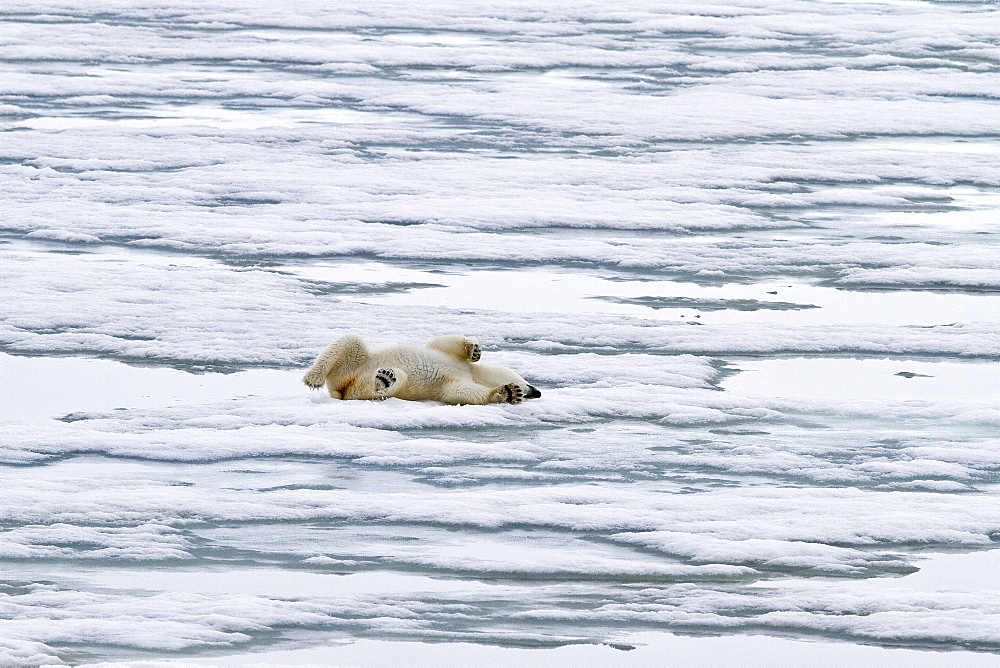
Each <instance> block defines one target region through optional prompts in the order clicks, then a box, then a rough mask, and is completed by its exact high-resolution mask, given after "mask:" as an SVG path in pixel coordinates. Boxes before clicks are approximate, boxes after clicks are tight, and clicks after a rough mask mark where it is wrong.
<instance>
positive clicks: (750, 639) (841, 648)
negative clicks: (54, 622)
mask: <svg viewBox="0 0 1000 668" xmlns="http://www.w3.org/2000/svg"><path fill="white" fill-rule="evenodd" d="M737 657H738V658H737ZM184 661H185V662H186V663H189V664H190V665H192V666H274V665H281V666H361V667H364V668H368V667H370V668H383V667H384V666H413V667H414V668H417V667H420V668H425V667H426V668H432V667H433V668H437V667H438V666H444V665H464V666H510V667H511V668H514V667H523V668H534V667H536V666H588V665H589V666H609V667H611V666H623V667H625V666H627V667H631V668H634V667H637V666H650V667H653V666H664V665H670V666H677V667H684V666H689V667H695V666H697V667H699V668H731V667H732V666H733V665H737V664H738V665H739V666H743V667H745V668H774V667H775V666H815V667H818V668H843V667H844V666H880V667H884V668H965V667H966V666H968V667H969V668H975V667H978V666H983V667H984V668H985V667H987V666H995V665H996V657H995V656H993V655H990V654H976V653H973V652H949V653H946V652H933V653H931V652H922V651H919V650H911V649H884V648H881V647H870V646H866V645H853V644H849V643H846V642H821V641H815V640H800V639H795V640H793V639H790V638H773V637H767V636H728V637H719V636H708V637H704V636H703V637H698V636H682V635H673V634H670V633H655V632H644V633H637V634H633V635H629V636H628V637H625V638H622V639H621V640H620V642H619V643H610V644H609V643H602V644H596V645H594V644H581V645H568V646H564V647H556V648H551V649H525V648H517V647H496V646H490V645H477V644H471V643H458V642H455V643H448V644H439V643H415V642H387V641H380V640H368V639H353V640H345V641H344V642H343V643H342V644H333V643H331V644H329V645H326V646H322V647H313V648H309V649H298V650H286V651H266V650H264V651H260V652H245V653H241V654H229V655H227V656H216V657H204V658H202V657H194V658H185V660H184ZM734 661H735V662H736V663H734ZM102 665H105V666H106V665H108V664H97V665H94V666H89V665H86V666H81V668H98V666H102ZM151 668H152V667H151Z"/></svg>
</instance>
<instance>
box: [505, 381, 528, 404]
mask: <svg viewBox="0 0 1000 668" xmlns="http://www.w3.org/2000/svg"><path fill="white" fill-rule="evenodd" d="M500 396H501V397H502V398H503V403H505V404H519V403H521V402H522V401H524V390H522V389H521V386H520V385H518V384H517V383H508V384H507V385H504V386H503V387H501V388H500Z"/></svg>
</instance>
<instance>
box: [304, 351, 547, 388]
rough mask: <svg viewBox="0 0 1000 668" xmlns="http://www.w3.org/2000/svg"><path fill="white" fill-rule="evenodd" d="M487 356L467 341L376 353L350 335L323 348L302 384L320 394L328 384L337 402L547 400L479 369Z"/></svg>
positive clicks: (496, 369) (514, 379) (509, 378)
mask: <svg viewBox="0 0 1000 668" xmlns="http://www.w3.org/2000/svg"><path fill="white" fill-rule="evenodd" d="M481 355H482V348H481V347H480V345H479V344H478V343H476V342H475V341H473V340H471V339H467V338H465V337H464V336H438V337H436V338H433V339H431V340H430V341H428V342H427V343H426V344H425V345H424V346H423V347H421V346H410V345H402V346H392V347H390V348H383V349H382V350H374V351H371V350H368V346H366V345H365V342H364V341H362V340H361V337H359V336H357V335H354V334H348V335H347V336H344V337H342V338H340V339H338V340H336V341H334V342H333V343H331V344H330V345H328V346H327V347H326V348H325V349H323V352H321V353H320V354H319V357H317V358H316V361H315V362H314V363H313V365H312V367H310V368H309V371H307V372H306V375H305V376H304V377H303V378H302V382H304V383H305V384H306V385H308V386H309V387H311V388H314V389H316V388H319V387H322V386H323V385H324V384H326V388H327V390H328V391H329V392H330V396H331V397H333V398H334V399H387V398H389V397H397V398H399V399H409V400H411V401H428V400H429V401H442V402H444V403H446V404H501V403H507V404H519V403H521V401H523V400H524V399H533V398H535V397H540V396H541V392H539V391H538V390H537V389H535V388H534V387H532V386H531V385H529V384H528V383H527V382H525V380H524V379H523V378H521V377H520V376H519V375H517V374H516V373H514V372H513V371H511V370H510V369H505V368H504V367H500V366H487V365H485V364H477V363H476V362H478V361H479V358H480V357H481Z"/></svg>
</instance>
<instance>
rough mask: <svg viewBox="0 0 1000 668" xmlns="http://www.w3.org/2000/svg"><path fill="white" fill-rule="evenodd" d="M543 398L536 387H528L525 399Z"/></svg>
mask: <svg viewBox="0 0 1000 668" xmlns="http://www.w3.org/2000/svg"><path fill="white" fill-rule="evenodd" d="M540 396H542V393H541V392H539V391H538V388H537V387H535V386H534V385H529V386H528V393H527V394H525V395H524V398H525V399H537V398H538V397H540Z"/></svg>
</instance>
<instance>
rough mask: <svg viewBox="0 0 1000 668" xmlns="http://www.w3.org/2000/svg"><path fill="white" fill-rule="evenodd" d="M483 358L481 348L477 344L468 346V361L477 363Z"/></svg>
mask: <svg viewBox="0 0 1000 668" xmlns="http://www.w3.org/2000/svg"><path fill="white" fill-rule="evenodd" d="M482 357H483V347H482V346H481V345H479V344H478V343H473V344H470V345H469V361H470V362H478V361H479V360H480V359H482Z"/></svg>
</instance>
